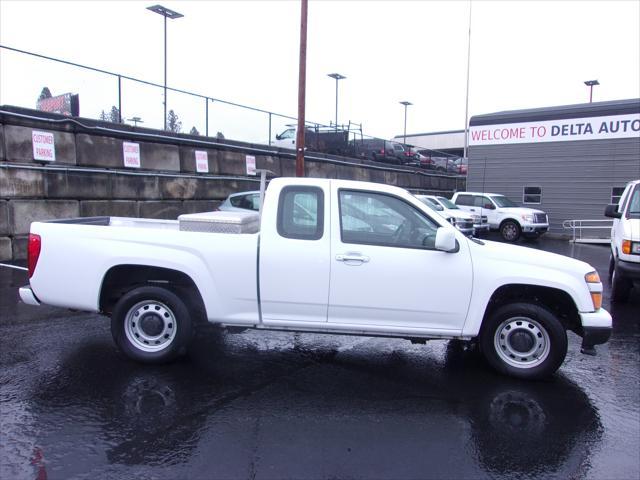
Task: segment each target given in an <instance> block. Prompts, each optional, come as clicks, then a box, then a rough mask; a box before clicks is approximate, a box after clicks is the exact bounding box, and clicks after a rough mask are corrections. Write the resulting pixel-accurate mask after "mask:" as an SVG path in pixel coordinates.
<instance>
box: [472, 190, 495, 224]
mask: <svg viewBox="0 0 640 480" xmlns="http://www.w3.org/2000/svg"><path fill="white" fill-rule="evenodd" d="M473 201H474V208H475V209H476V213H478V212H479V214H480V215H485V216H486V217H487V222H488V223H489V226H490V227H491V228H498V227H499V226H500V218H499V214H498V211H497V210H496V206H495V205H494V204H493V202H492V201H491V199H490V198H489V197H487V196H484V195H474V196H473ZM472 211H473V210H472Z"/></svg>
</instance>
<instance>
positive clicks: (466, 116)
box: [463, 0, 471, 159]
mask: <svg viewBox="0 0 640 480" xmlns="http://www.w3.org/2000/svg"><path fill="white" fill-rule="evenodd" d="M470 68H471V0H469V37H468V40H467V99H466V101H465V109H464V154H463V156H464V158H465V159H466V158H467V155H468V154H469V69H470Z"/></svg>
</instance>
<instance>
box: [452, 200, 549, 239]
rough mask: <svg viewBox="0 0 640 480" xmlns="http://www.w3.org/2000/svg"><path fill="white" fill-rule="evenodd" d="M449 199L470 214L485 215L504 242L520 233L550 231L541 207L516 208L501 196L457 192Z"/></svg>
mask: <svg viewBox="0 0 640 480" xmlns="http://www.w3.org/2000/svg"><path fill="white" fill-rule="evenodd" d="M451 201H452V202H453V203H455V204H456V205H458V206H459V207H460V208H461V209H462V210H465V211H466V212H469V213H471V214H473V215H483V216H484V215H486V216H487V220H488V223H489V227H490V228H491V230H499V231H500V235H501V236H502V238H503V239H504V240H506V241H507V242H515V241H516V240H518V239H519V238H520V235H523V236H524V237H526V238H538V237H539V236H540V235H542V234H544V233H545V232H546V231H547V230H549V218H548V217H547V214H546V213H544V212H543V211H542V210H535V209H533V208H527V207H519V206H518V204H516V203H514V202H513V201H511V200H510V199H508V198H507V197H505V196H504V195H500V194H496V193H479V192H456V193H454V194H453V198H452V199H451Z"/></svg>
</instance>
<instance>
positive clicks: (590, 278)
mask: <svg viewBox="0 0 640 480" xmlns="http://www.w3.org/2000/svg"><path fill="white" fill-rule="evenodd" d="M584 281H585V282H587V283H600V275H598V272H596V271H595V270H594V271H593V272H589V273H587V274H586V275H585V276H584ZM589 293H590V294H591V302H592V303H593V309H594V310H598V309H600V307H602V291H600V292H591V291H590V292H589Z"/></svg>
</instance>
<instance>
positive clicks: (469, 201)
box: [456, 195, 473, 206]
mask: <svg viewBox="0 0 640 480" xmlns="http://www.w3.org/2000/svg"><path fill="white" fill-rule="evenodd" d="M456 205H464V206H471V205H473V197H472V196H471V195H458V196H457V197H456Z"/></svg>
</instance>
